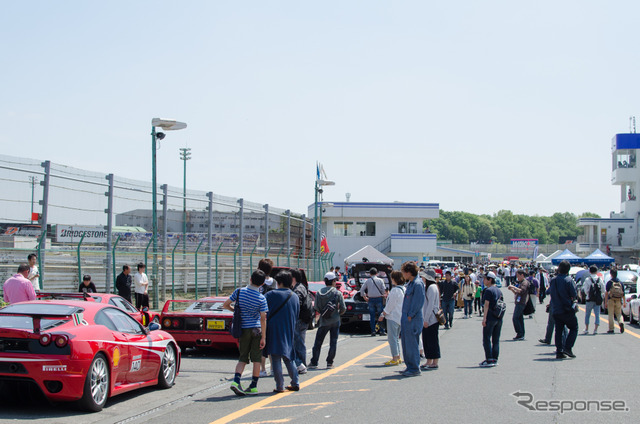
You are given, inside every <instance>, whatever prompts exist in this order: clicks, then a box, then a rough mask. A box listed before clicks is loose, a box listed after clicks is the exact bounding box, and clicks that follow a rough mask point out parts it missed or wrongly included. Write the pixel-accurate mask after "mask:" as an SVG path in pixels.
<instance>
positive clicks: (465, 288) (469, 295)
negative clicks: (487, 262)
mask: <svg viewBox="0 0 640 424" xmlns="http://www.w3.org/2000/svg"><path fill="white" fill-rule="evenodd" d="M463 281H464V282H463V284H462V296H463V299H464V317H465V318H471V315H473V299H474V297H475V295H476V288H475V287H474V285H473V283H471V277H469V276H468V275H465V276H464V280H463ZM438 307H439V305H438Z"/></svg>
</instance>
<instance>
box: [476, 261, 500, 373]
mask: <svg viewBox="0 0 640 424" xmlns="http://www.w3.org/2000/svg"><path fill="white" fill-rule="evenodd" d="M496 278H497V277H496V274H495V273H493V272H488V273H487V274H486V275H485V276H484V284H485V289H484V291H483V293H482V303H483V304H484V316H483V319H482V346H483V347H484V358H485V359H484V361H482V362H480V366H481V367H495V366H496V365H498V357H499V356H500V332H501V330H502V320H503V318H504V309H501V308H499V305H498V304H499V303H502V304H504V299H503V297H502V292H501V291H500V289H499V288H498V287H496V285H495V284H496Z"/></svg>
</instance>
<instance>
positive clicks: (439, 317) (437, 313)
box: [433, 308, 447, 325]
mask: <svg viewBox="0 0 640 424" xmlns="http://www.w3.org/2000/svg"><path fill="white" fill-rule="evenodd" d="M433 314H434V315H435V316H436V319H437V320H438V324H440V325H445V324H446V322H447V318H446V317H445V316H444V311H443V310H442V309H441V308H438V310H437V311H433Z"/></svg>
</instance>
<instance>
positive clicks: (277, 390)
mask: <svg viewBox="0 0 640 424" xmlns="http://www.w3.org/2000/svg"><path fill="white" fill-rule="evenodd" d="M273 393H284V389H282V390H280V389H273Z"/></svg>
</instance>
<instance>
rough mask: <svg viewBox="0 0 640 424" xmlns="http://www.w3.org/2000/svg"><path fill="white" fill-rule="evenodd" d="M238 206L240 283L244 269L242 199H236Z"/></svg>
mask: <svg viewBox="0 0 640 424" xmlns="http://www.w3.org/2000/svg"><path fill="white" fill-rule="evenodd" d="M238 204H239V205H240V210H239V211H238V214H239V215H240V220H239V221H240V234H239V237H240V245H239V248H240V280H241V281H242V270H243V269H244V261H243V253H244V199H238Z"/></svg>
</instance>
